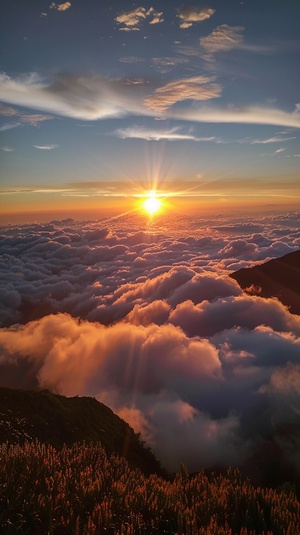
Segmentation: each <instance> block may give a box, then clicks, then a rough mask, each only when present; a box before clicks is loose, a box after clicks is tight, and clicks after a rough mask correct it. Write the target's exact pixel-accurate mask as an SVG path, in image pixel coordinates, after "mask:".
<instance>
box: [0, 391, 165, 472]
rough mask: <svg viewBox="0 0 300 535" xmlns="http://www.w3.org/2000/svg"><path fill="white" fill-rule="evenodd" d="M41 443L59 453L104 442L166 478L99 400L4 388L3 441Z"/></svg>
mask: <svg viewBox="0 0 300 535" xmlns="http://www.w3.org/2000/svg"><path fill="white" fill-rule="evenodd" d="M35 439H38V440H39V441H40V442H43V443H47V444H51V445H53V446H54V447H55V448H56V449H61V448H62V447H63V445H64V444H66V445H67V446H72V445H73V444H74V443H75V442H83V441H85V443H90V442H96V441H100V442H101V444H102V446H103V447H104V449H105V450H106V452H107V454H108V455H109V454H111V453H118V454H119V455H121V456H123V457H125V458H126V459H127V461H128V463H129V465H130V466H131V467H132V468H139V469H140V470H141V471H142V472H143V473H144V474H146V475H149V474H151V473H157V474H159V475H163V474H164V471H163V470H162V468H161V466H160V463H159V462H158V461H157V459H156V458H155V456H154V454H153V453H152V452H151V450H150V449H148V448H146V447H145V446H144V445H143V444H142V442H141V441H140V439H139V436H138V435H137V434H136V433H134V431H133V429H132V428H131V427H130V426H129V425H128V424H127V423H126V422H124V420H122V419H121V418H119V417H118V416H117V415H116V414H114V413H113V411H112V410H111V409H109V408H108V407H107V406H106V405H103V403H100V402H99V401H97V400H96V399H94V398H90V397H78V396H76V397H70V398H67V397H65V396H60V395H56V394H52V393H51V392H49V391H48V390H43V391H26V390H13V389H10V388H0V443H2V442H6V441H8V442H9V443H11V444H23V443H24V442H25V441H26V440H28V441H32V440H35Z"/></svg>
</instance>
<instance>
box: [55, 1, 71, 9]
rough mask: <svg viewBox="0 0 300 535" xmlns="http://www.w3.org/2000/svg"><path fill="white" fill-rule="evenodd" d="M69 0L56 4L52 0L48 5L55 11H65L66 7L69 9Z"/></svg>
mask: <svg viewBox="0 0 300 535" xmlns="http://www.w3.org/2000/svg"><path fill="white" fill-rule="evenodd" d="M70 7H71V2H64V3H63V4H56V3H55V2H52V4H51V5H50V9H56V10H57V11H67V9H70Z"/></svg>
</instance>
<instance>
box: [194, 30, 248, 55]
mask: <svg viewBox="0 0 300 535" xmlns="http://www.w3.org/2000/svg"><path fill="white" fill-rule="evenodd" d="M243 31H244V28H243V27H242V26H228V24H222V25H221V26H218V27H217V28H215V29H214V30H213V31H212V32H211V33H210V34H209V35H207V36H206V37H200V40H199V43H200V51H201V54H202V57H203V58H204V59H206V60H208V61H211V60H212V59H213V58H214V54H217V53H219V52H227V51H228V50H231V49H233V48H237V47H239V46H240V45H241V43H242V42H243V39H244V38H243Z"/></svg>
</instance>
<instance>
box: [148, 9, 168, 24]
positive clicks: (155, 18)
mask: <svg viewBox="0 0 300 535" xmlns="http://www.w3.org/2000/svg"><path fill="white" fill-rule="evenodd" d="M146 15H147V16H149V17H152V18H151V20H150V22H149V24H160V23H161V22H163V21H164V19H163V12H162V11H161V12H158V11H155V9H154V8H153V7H150V9H149V10H148V11H147V13H146Z"/></svg>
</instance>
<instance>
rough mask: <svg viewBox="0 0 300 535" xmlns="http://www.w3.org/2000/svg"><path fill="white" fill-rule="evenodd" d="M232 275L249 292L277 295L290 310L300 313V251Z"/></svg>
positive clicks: (265, 295) (270, 295) (266, 295)
mask: <svg viewBox="0 0 300 535" xmlns="http://www.w3.org/2000/svg"><path fill="white" fill-rule="evenodd" d="M230 276H231V277H232V278H233V279H235V280H236V281H237V282H238V283H239V285H240V286H241V287H242V288H243V289H246V290H248V292H249V293H251V294H254V295H260V296H262V297H277V298H278V299H279V300H280V301H281V302H282V303H283V304H284V305H287V306H288V307H289V308H290V312H292V313H293V314H300V251H295V252H294V253H289V254H287V255H285V256H282V257H281V258H275V259H274V260H269V262H266V263H265V264H262V265H260V266H254V267H251V268H243V269H240V270H239V271H236V272H235V273H231V275H230Z"/></svg>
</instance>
